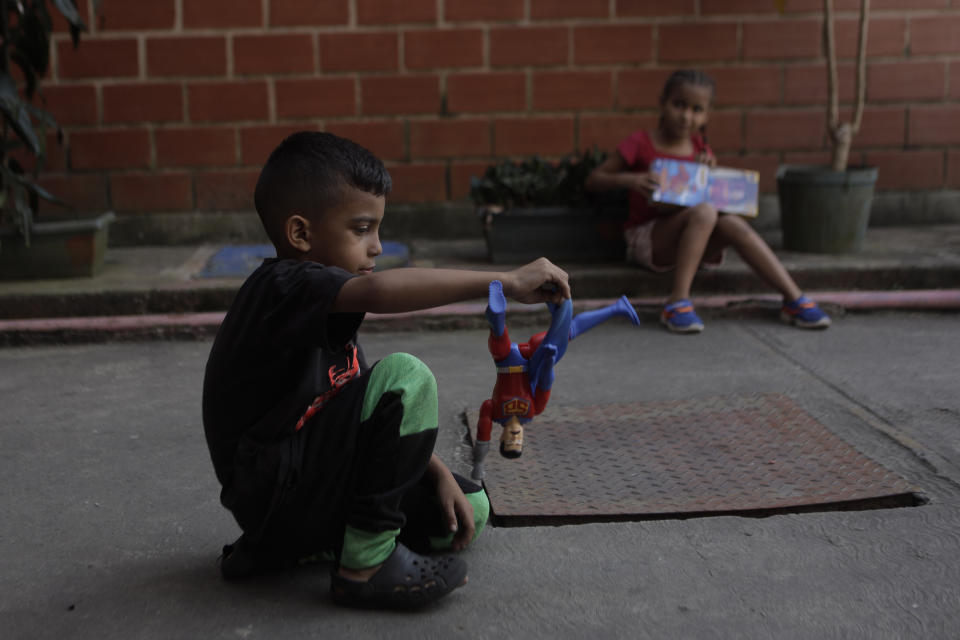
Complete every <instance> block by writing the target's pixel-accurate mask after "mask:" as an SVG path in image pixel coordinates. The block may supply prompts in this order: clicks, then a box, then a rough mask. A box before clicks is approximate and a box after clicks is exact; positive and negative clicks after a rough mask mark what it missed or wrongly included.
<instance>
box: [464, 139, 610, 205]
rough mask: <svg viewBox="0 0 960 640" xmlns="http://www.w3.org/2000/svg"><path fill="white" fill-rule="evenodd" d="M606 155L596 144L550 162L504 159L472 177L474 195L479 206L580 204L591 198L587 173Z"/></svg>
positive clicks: (534, 158)
mask: <svg viewBox="0 0 960 640" xmlns="http://www.w3.org/2000/svg"><path fill="white" fill-rule="evenodd" d="M605 158H606V154H605V153H602V152H601V151H599V150H598V149H597V148H596V147H594V148H593V149H590V150H589V151H584V152H583V153H579V154H577V153H574V154H570V155H568V156H566V157H565V158H563V159H562V160H561V161H560V162H556V163H554V162H548V161H546V160H544V159H542V158H540V157H539V156H533V157H532V158H529V159H526V160H524V161H522V162H511V161H504V162H501V163H499V164H495V165H491V166H489V167H487V170H486V171H485V172H484V174H483V176H482V177H480V178H477V177H473V178H471V180H470V197H471V198H472V199H473V202H474V203H475V204H476V205H477V206H499V207H503V208H504V209H509V208H511V207H546V206H558V205H563V206H576V205H581V204H584V203H586V202H588V201H590V200H591V198H590V194H588V193H587V191H586V189H584V186H583V185H584V182H585V181H586V179H587V176H588V175H589V174H590V172H591V171H593V170H594V169H595V168H596V167H597V166H598V165H599V164H600V163H602V162H603V161H604V159H605Z"/></svg>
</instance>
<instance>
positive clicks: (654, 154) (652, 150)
mask: <svg viewBox="0 0 960 640" xmlns="http://www.w3.org/2000/svg"><path fill="white" fill-rule="evenodd" d="M690 142H692V143H693V153H692V154H690V155H688V156H675V155H672V154H669V153H663V152H662V151H658V150H657V148H656V147H654V146H653V140H652V139H651V138H650V133H649V132H648V131H637V132H635V133H632V134H630V137H628V138H627V139H626V140H624V141H623V142H621V143H620V144H619V145H617V151H618V152H619V153H620V156H621V157H622V158H623V160H624V162H626V163H627V169H629V170H630V171H635V172H636V173H644V172H645V171H649V170H650V165H651V164H653V161H654V159H655V158H672V159H674V160H687V161H693V162H696V161H697V158H698V157H699V155H700V154H701V153H703V152H707V154H709V155H713V151H712V150H711V149H710V146H709V145H707V143H706V142H705V141H704V139H703V137H702V136H701V135H700V134H694V135H692V136H690ZM629 202H630V217H629V218H627V222H626V224H625V225H624V227H625V228H627V229H629V228H630V227H636V226H638V225H641V224H644V223H645V222H649V221H650V220H653V219H654V218H656V217H657V216H660V215H663V214H664V213H666V211H664V210H659V209H656V208H654V207H652V206H650V202H649V201H648V200H647V196H646V195H644V194H642V193H640V192H639V191H633V190H631V191H630V201H629Z"/></svg>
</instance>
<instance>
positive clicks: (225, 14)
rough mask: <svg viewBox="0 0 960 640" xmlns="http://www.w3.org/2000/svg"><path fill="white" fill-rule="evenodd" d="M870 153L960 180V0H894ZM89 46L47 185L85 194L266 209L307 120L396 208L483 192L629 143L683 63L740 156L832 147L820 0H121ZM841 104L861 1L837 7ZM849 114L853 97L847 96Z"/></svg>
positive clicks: (59, 111)
mask: <svg viewBox="0 0 960 640" xmlns="http://www.w3.org/2000/svg"><path fill="white" fill-rule="evenodd" d="M872 4H873V7H874V15H873V19H872V21H871V33H870V39H869V55H870V58H869V66H868V77H869V87H868V90H867V98H868V105H867V109H866V113H865V118H864V125H863V130H862V131H861V133H860V135H859V137H858V138H857V139H856V142H855V150H854V153H853V156H854V157H853V161H854V162H860V161H864V162H868V163H872V164H875V165H877V166H879V168H880V176H881V177H880V187H881V188H887V189H940V188H945V187H948V188H956V187H958V186H960V178H958V176H960V167H958V164H960V0H874V2H873V3H872ZM80 5H81V10H82V11H83V12H85V15H86V16H87V17H88V21H89V23H90V24H91V32H90V33H89V34H87V35H85V37H84V38H83V40H82V42H81V44H80V47H79V48H78V49H76V50H74V49H73V47H72V44H71V42H70V39H69V36H68V34H67V33H66V31H65V29H64V28H63V24H62V23H61V24H59V25H58V32H57V36H56V39H55V45H54V56H53V68H52V71H51V73H50V74H49V77H48V78H47V80H46V84H45V94H46V98H47V101H48V104H47V106H48V108H49V109H50V110H51V111H52V112H53V113H54V115H55V116H56V117H57V118H59V120H60V122H61V123H62V124H63V125H64V128H65V142H66V145H67V150H66V151H65V150H56V149H54V151H53V154H52V155H53V157H52V158H51V161H50V163H49V166H48V171H47V172H46V173H45V175H44V178H43V182H44V183H45V184H47V185H48V186H49V187H50V188H51V189H54V190H55V191H56V192H57V193H58V194H59V195H61V196H62V197H63V198H64V199H66V200H68V201H71V202H73V203H75V205H76V206H77V207H78V208H80V209H100V208H103V207H110V208H113V209H114V210H116V211H117V212H119V213H121V214H124V213H138V212H165V211H216V210H226V211H235V210H241V211H242V210H249V209H251V208H252V195H251V191H252V186H253V184H254V182H255V180H256V176H257V173H258V169H259V166H260V164H261V163H262V162H263V160H264V159H265V158H266V156H267V154H268V153H269V151H270V150H271V149H272V148H273V147H274V146H275V145H276V143H277V142H279V140H280V139H281V138H282V137H283V136H284V135H285V134H287V133H289V132H292V131H295V130H298V129H314V130H328V131H332V132H335V133H338V134H341V135H345V136H348V137H350V138H353V139H355V140H357V141H358V142H360V143H362V144H364V145H366V146H368V147H369V148H370V149H372V150H373V151H374V152H376V153H378V154H379V155H380V156H381V157H383V158H384V160H385V161H386V162H387V164H388V165H389V167H390V169H391V172H392V174H393V176H394V180H395V184H396V188H395V196H394V201H401V202H434V201H444V200H457V199H463V198H464V197H465V196H466V193H467V190H468V186H469V177H470V175H471V174H474V173H479V172H480V171H482V169H483V168H484V166H486V165H487V164H488V163H490V162H492V161H494V160H496V159H498V158H501V157H507V156H517V155H525V154H531V153H536V152H539V153H541V154H543V155H547V156H560V155H563V154H565V153H567V152H570V151H573V150H574V149H578V148H586V147H588V146H590V145H592V144H598V145H600V146H601V147H604V148H610V147H612V146H613V145H615V144H616V143H617V142H618V141H619V140H620V139H621V138H622V137H623V136H625V135H626V134H628V133H629V132H631V131H632V130H634V129H636V128H638V127H649V126H652V125H654V124H655V122H656V115H657V98H658V95H659V91H660V86H661V84H662V82H663V80H664V78H665V77H666V75H667V74H668V73H669V72H670V71H671V70H672V69H674V68H677V67H679V66H696V67H700V68H704V69H706V70H708V71H709V72H711V73H712V74H713V75H714V76H715V77H716V79H717V81H718V94H717V100H716V109H715V111H714V113H713V117H712V120H711V126H710V140H711V142H712V144H713V145H714V146H715V148H716V149H717V151H718V154H719V155H720V157H721V160H722V162H723V163H724V164H729V165H734V166H742V167H749V168H755V169H759V170H761V172H762V175H763V186H764V189H765V190H766V191H770V190H772V189H773V184H774V182H773V180H774V172H775V170H776V167H777V165H778V164H779V163H781V162H794V161H802V162H808V161H815V162H823V161H826V159H827V156H828V152H827V141H826V138H825V132H824V122H825V115H824V108H823V104H822V102H823V100H824V97H825V93H826V90H825V79H824V78H825V72H824V65H823V60H822V57H821V54H820V51H821V45H820V39H821V27H820V13H819V12H820V6H821V2H820V0H787V2H786V11H785V13H783V14H779V13H777V11H776V2H775V1H774V0H483V1H480V0H151V1H150V2H129V1H128V0H104V1H103V4H102V10H101V13H100V15H98V16H93V14H92V9H91V7H90V3H89V1H88V0H81V2H80ZM837 5H838V11H839V13H838V22H837V36H838V39H839V49H840V53H841V55H842V57H843V60H842V61H841V64H840V79H841V82H842V90H843V93H842V95H843V99H844V102H845V103H846V104H847V105H849V103H850V101H851V98H852V95H853V75H854V70H853V60H852V56H853V54H854V49H855V31H856V24H855V18H856V16H855V8H856V6H857V5H858V2H857V1H856V0H837ZM846 112H849V108H847V109H846Z"/></svg>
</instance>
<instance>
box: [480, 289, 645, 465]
mask: <svg viewBox="0 0 960 640" xmlns="http://www.w3.org/2000/svg"><path fill="white" fill-rule="evenodd" d="M547 307H548V308H549V309H550V315H551V321H550V328H549V329H548V330H547V331H541V332H540V333H538V334H536V335H534V336H533V337H531V338H530V340H529V341H527V342H522V343H519V344H518V343H516V342H510V336H509V334H508V333H507V326H506V308H507V301H506V298H505V297H504V295H503V285H502V284H501V283H500V281H499V280H494V281H493V282H491V283H490V293H489V297H488V301H487V311H486V315H487V322H488V323H489V324H490V337H489V339H488V340H487V347H488V348H489V349H490V355H492V356H493V360H494V363H495V364H496V366H497V382H496V384H495V385H494V387H493V396H492V397H491V398H490V399H488V400H484V402H483V405H482V406H481V407H480V418H479V419H478V420H477V441H476V444H475V445H474V447H473V472H472V473H471V476H472V477H473V479H474V480H481V479H483V460H484V458H486V456H487V452H488V451H489V450H490V432H491V430H492V428H493V423H494V422H496V423H498V424H500V425H502V426H503V433H502V434H501V436H500V454H501V455H502V456H504V457H505V458H519V457H520V454H521V453H523V425H524V424H526V423H528V422H530V421H531V420H532V419H533V417H534V416H536V415H539V414H540V412H542V411H543V410H544V408H545V407H546V406H547V401H548V400H549V399H550V388H551V387H552V386H553V367H554V366H555V365H556V364H557V363H558V362H560V358H562V357H563V354H564V353H565V352H566V350H567V342H569V341H570V340H573V339H574V338H576V337H577V336H578V335H580V334H581V333H584V332H586V331H588V330H590V329H592V328H593V327H595V326H597V325H598V324H600V323H602V322H606V321H607V320H609V319H610V318H612V317H613V316H624V317H626V318H629V320H630V322H631V323H633V324H634V325H638V324H640V319H639V318H638V317H637V312H636V311H634V309H633V306H631V305H630V303H629V302H628V301H627V298H626V296H620V299H619V300H617V301H616V302H615V303H613V304H611V305H609V306H606V307H603V308H601V309H595V310H593V311H585V312H583V313H579V314H577V315H576V316H574V315H573V303H572V302H571V301H570V300H569V299H567V300H564V301H563V303H562V304H559V305H554V304H550V303H548V304H547Z"/></svg>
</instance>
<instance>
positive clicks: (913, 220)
mask: <svg viewBox="0 0 960 640" xmlns="http://www.w3.org/2000/svg"><path fill="white" fill-rule="evenodd" d="M954 223H960V190H956V189H953V190H951V189H938V190H936V191H879V192H877V193H876V194H875V195H874V199H873V208H872V209H871V213H870V226H872V227H874V226H901V225H925V224H954ZM753 224H754V226H755V227H756V228H757V229H760V230H764V231H766V230H776V229H779V228H780V207H779V205H778V204H777V196H776V194H766V195H763V196H761V197H760V215H759V216H757V218H756V219H755V220H754V221H753ZM482 234H483V230H482V226H481V222H480V219H479V217H478V216H477V214H476V212H475V211H474V207H473V204H472V203H470V202H469V201H466V200H461V201H457V202H443V203H428V204H393V203H390V202H388V203H387V215H386V217H385V219H384V225H383V230H382V233H381V235H382V237H383V238H384V239H385V240H399V241H404V242H405V241H408V240H410V239H414V238H431V239H444V238H476V237H480V236H482ZM205 242H213V243H236V244H244V243H254V244H256V243H262V242H267V239H266V235H265V234H264V232H263V229H262V228H261V227H260V220H259V218H257V214H256V213H255V212H253V211H252V210H250V211H203V212H190V213H182V212H172V213H150V214H142V213H137V214H120V215H118V216H117V220H116V221H115V222H114V223H113V224H112V225H111V227H110V246H115V247H129V246H144V245H184V244H201V243H205Z"/></svg>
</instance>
